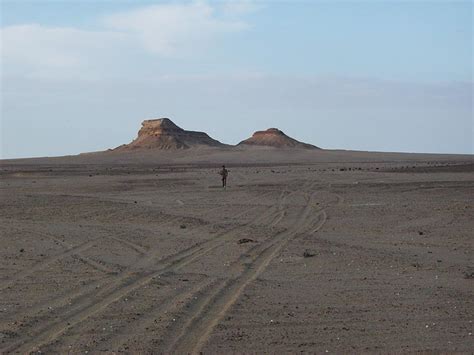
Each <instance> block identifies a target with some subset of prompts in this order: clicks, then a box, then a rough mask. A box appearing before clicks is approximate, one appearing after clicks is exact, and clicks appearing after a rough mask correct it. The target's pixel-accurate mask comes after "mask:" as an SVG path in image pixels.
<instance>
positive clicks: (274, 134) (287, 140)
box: [238, 128, 320, 149]
mask: <svg viewBox="0 0 474 355" xmlns="http://www.w3.org/2000/svg"><path fill="white" fill-rule="evenodd" d="M238 145H239V146H245V145H247V146H267V147H275V148H300V149H320V148H318V147H316V146H314V145H311V144H307V143H303V142H300V141H297V140H296V139H293V138H291V137H288V136H287V135H286V134H285V133H283V132H282V131H280V130H279V129H278V128H269V129H267V130H266V131H257V132H255V133H254V134H253V135H252V137H250V138H248V139H246V140H243V141H242V142H240V143H239V144H238Z"/></svg>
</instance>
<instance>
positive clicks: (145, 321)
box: [102, 190, 293, 348]
mask: <svg viewBox="0 0 474 355" xmlns="http://www.w3.org/2000/svg"><path fill="white" fill-rule="evenodd" d="M285 193H289V195H288V196H285ZM292 194H293V193H290V192H288V191H287V190H283V191H282V192H281V193H280V196H279V197H278V199H277V204H276V205H275V206H273V207H274V209H276V211H275V212H274V215H273V216H272V215H271V213H264V214H263V215H262V216H260V217H258V218H257V219H256V220H258V221H259V222H263V221H264V220H265V219H267V224H268V225H270V226H276V224H277V223H275V219H276V218H278V217H279V214H280V213H281V212H282V209H283V201H284V199H286V198H287V197H289V196H290V195H292ZM266 212H268V210H267V211H266ZM255 222H256V221H255V220H254V221H253V223H255ZM221 244H222V243H221ZM219 245H220V244H219ZM216 247H217V246H216ZM211 251H212V249H208V250H206V252H205V253H203V254H202V256H204V254H207V253H209V252H211ZM245 255H246V256H245V258H246V257H247V253H246V254H245ZM241 258H243V257H241ZM184 266H185V265H180V266H178V267H176V268H175V269H174V270H173V272H174V273H176V272H178V271H179V270H180V269H181V268H182V267H184ZM234 268H235V266H234ZM218 281H222V280H216V281H214V282H212V283H211V284H209V280H203V281H201V282H199V283H198V285H196V286H195V287H194V288H192V289H190V290H188V291H186V292H184V293H182V294H179V295H177V296H175V297H176V299H174V298H172V299H168V300H166V301H165V302H164V304H161V305H159V306H158V307H156V308H154V309H151V310H150V311H149V312H147V315H146V316H145V317H142V318H140V319H139V322H133V323H132V324H130V325H129V326H128V327H125V329H124V330H122V332H121V334H130V333H131V332H138V333H140V331H137V330H139V329H141V330H142V332H144V331H145V330H146V328H148V327H149V326H150V324H151V323H152V322H153V321H154V319H156V317H157V316H158V315H157V313H158V314H161V313H163V312H165V313H166V312H172V311H173V310H176V309H177V308H178V307H177V303H179V302H178V301H177V300H179V299H190V298H191V297H192V296H193V295H194V294H196V290H195V289H196V288H197V289H198V290H201V289H202V288H204V285H207V289H208V290H207V292H208V293H209V292H211V290H214V289H216V286H218V285H217V283H218ZM209 285H212V287H209ZM137 323H138V324H137ZM127 329H129V331H128V332H127V331H126V330H127ZM129 338H130V336H129V337H125V336H116V337H114V339H115V340H114V341H110V340H109V341H108V342H107V345H105V346H102V348H104V347H105V348H110V347H116V346H117V345H122V344H124V343H125V342H126V340H127V339H129Z"/></svg>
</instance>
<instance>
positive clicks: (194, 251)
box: [1, 196, 274, 352]
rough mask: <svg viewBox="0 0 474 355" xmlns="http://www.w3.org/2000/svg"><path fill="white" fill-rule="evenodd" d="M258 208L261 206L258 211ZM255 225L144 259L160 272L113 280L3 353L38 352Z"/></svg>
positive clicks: (126, 274) (143, 263) (144, 263)
mask: <svg viewBox="0 0 474 355" xmlns="http://www.w3.org/2000/svg"><path fill="white" fill-rule="evenodd" d="M259 197H261V196H259ZM257 207H258V206H256V207H255V208H257ZM273 207H274V206H270V207H269V208H268V209H271V208H273ZM268 209H267V210H268ZM248 212H249V210H246V211H243V212H242V213H239V214H237V215H234V218H238V217H239V216H241V215H244V214H246V213H248ZM252 222H253V221H251V222H249V223H246V224H244V225H241V226H238V227H234V228H232V229H231V230H229V231H227V232H225V233H223V234H220V235H218V236H216V237H213V238H212V239H210V240H208V241H205V242H203V243H200V244H196V245H194V246H192V247H190V248H188V249H186V250H183V251H181V252H178V253H176V254H174V255H172V256H169V257H166V258H164V259H163V260H161V261H160V262H159V263H158V264H157V265H153V264H154V263H152V262H153V261H154V259H155V258H156V255H154V254H151V255H149V256H148V257H147V258H144V259H141V260H140V261H139V262H138V265H135V267H138V268H140V267H141V268H145V267H150V266H154V267H155V268H158V270H157V271H153V272H149V271H142V272H139V273H136V272H133V271H130V270H129V271H127V272H124V273H122V274H120V275H117V277H114V278H113V280H112V281H111V282H110V283H109V284H107V285H106V286H105V287H101V288H99V292H98V293H96V294H95V295H90V294H81V297H79V299H78V300H76V302H75V303H73V304H72V305H71V307H69V309H68V310H66V312H65V314H63V315H62V316H58V318H57V319H56V321H54V320H53V322H52V323H50V324H46V325H44V326H43V327H42V326H41V325H37V326H36V329H35V330H34V331H32V332H31V334H29V335H25V336H22V337H20V339H17V340H16V341H15V342H14V343H13V344H10V345H8V346H7V347H5V348H4V349H2V350H1V351H2V352H10V351H16V352H30V351H34V350H36V349H38V348H39V347H40V346H42V345H44V344H46V343H48V342H50V341H52V340H54V339H55V338H57V337H58V336H59V335H61V334H62V333H63V332H64V331H66V330H67V329H69V328H71V327H72V326H73V325H75V324H78V323H80V322H82V321H84V320H85V319H87V318H89V317H90V316H92V315H94V314H96V313H98V312H99V311H101V310H103V309H104V308H106V307H107V306H108V305H110V304H111V303H113V302H115V301H117V300H119V299H121V298H122V297H124V296H125V295H127V294H129V293H130V292H132V291H134V290H136V289H138V288H140V287H142V286H144V285H146V284H147V283H149V282H150V281H151V280H152V279H154V278H155V277H158V276H160V275H162V274H164V273H166V272H172V271H174V270H176V269H177V268H181V267H184V266H185V265H187V264H189V263H191V262H192V261H194V260H195V259H197V258H199V257H202V256H203V255H205V254H207V253H209V252H210V251H212V250H214V249H215V248H217V247H218V246H219V245H220V244H221V243H223V242H224V241H226V240H228V239H230V238H231V237H232V236H233V235H234V234H235V233H236V232H238V231H239V230H241V229H243V228H246V227H248V226H250V225H251V224H252ZM58 319H59V320H58Z"/></svg>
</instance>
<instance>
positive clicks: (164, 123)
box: [114, 118, 226, 151]
mask: <svg viewBox="0 0 474 355" xmlns="http://www.w3.org/2000/svg"><path fill="white" fill-rule="evenodd" d="M198 146H210V147H225V146H226V145H225V144H222V143H221V142H219V141H217V140H215V139H212V138H211V137H209V136H208V135H207V134H206V133H204V132H195V131H186V130H184V129H182V128H181V127H178V126H177V125H176V124H174V123H173V121H171V120H170V119H169V118H158V119H151V120H145V121H143V122H142V127H141V129H140V131H138V137H137V138H136V139H134V140H133V141H132V142H131V143H129V144H123V145H121V146H119V147H117V148H115V149H114V150H116V151H126V150H137V149H161V150H177V149H189V148H192V147H198Z"/></svg>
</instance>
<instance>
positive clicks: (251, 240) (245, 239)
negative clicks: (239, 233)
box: [237, 238, 255, 244]
mask: <svg viewBox="0 0 474 355" xmlns="http://www.w3.org/2000/svg"><path fill="white" fill-rule="evenodd" d="M237 243H238V244H244V243H255V240H253V239H249V238H242V239H239V241H238V242H237Z"/></svg>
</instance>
